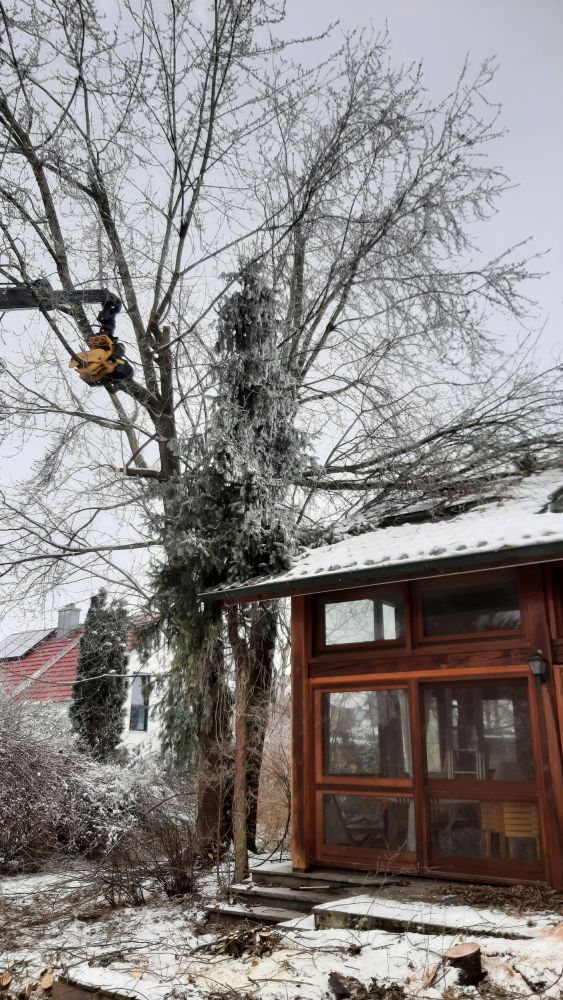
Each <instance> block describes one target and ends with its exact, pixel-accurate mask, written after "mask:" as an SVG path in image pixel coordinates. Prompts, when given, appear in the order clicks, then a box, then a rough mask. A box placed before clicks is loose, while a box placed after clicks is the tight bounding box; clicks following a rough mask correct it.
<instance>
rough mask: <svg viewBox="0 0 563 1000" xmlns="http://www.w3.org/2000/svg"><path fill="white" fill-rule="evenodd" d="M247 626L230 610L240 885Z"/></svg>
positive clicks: (244, 851) (244, 866)
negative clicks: (243, 629) (243, 630)
mask: <svg viewBox="0 0 563 1000" xmlns="http://www.w3.org/2000/svg"><path fill="white" fill-rule="evenodd" d="M241 623H242V624H243V625H244V624H245V622H244V613H241V612H240V611H239V609H238V608H236V607H232V606H231V607H229V608H227V627H228V633H229V642H230V644H231V649H232V651H233V657H234V661H235V762H234V778H233V781H234V785H233V841H234V848H235V871H234V880H235V882H240V881H241V880H242V879H244V878H246V876H247V875H248V843H247V828H246V824H247V817H248V787H247V759H248V758H247V753H248V693H249V673H250V672H249V656H248V645H247V642H246V639H245V637H244V636H243V635H241V634H240V631H239V625H240V624H241Z"/></svg>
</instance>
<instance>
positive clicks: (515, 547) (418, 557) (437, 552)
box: [203, 469, 563, 599]
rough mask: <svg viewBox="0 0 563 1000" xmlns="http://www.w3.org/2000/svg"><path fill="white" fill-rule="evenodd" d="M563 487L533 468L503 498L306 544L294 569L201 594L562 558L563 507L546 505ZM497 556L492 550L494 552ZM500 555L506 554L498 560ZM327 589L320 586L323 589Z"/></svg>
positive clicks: (296, 588) (291, 589)
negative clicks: (519, 558)
mask: <svg viewBox="0 0 563 1000" xmlns="http://www.w3.org/2000/svg"><path fill="white" fill-rule="evenodd" d="M562 485H563V470H553V469H552V470H550V471H549V472H542V473H536V474H535V475H532V476H528V477H527V478H524V479H520V480H519V481H517V482H514V481H512V482H511V483H510V485H507V486H505V487H504V490H505V491H506V496H505V498H504V499H502V500H500V501H499V500H497V501H494V500H492V499H490V498H489V497H484V498H483V504H482V505H480V506H479V507H477V508H476V509H472V510H470V511H466V512H464V513H461V514H458V515H457V516H455V517H451V518H449V519H442V520H436V521H426V522H423V523H420V522H419V523H416V524H409V523H407V524H400V525H396V526H391V527H386V528H377V529H375V530H374V531H368V532H365V533H363V534H361V535H356V536H354V537H349V538H345V539H343V540H342V541H340V542H335V543H334V544H332V545H323V546H320V547H319V548H315V549H307V550H306V551H304V552H303V553H302V554H301V555H299V556H297V557H296V558H295V559H294V561H293V565H292V567H291V569H290V570H288V571H287V572H286V573H281V574H279V575H278V576H271V577H262V578H261V579H258V580H251V581H247V582H244V583H241V584H240V585H236V584H229V585H227V586H225V587H223V588H216V590H215V591H210V592H209V593H208V594H206V595H203V596H205V597H208V598H211V599H217V598H219V597H229V598H241V599H244V598H246V599H249V598H250V599H251V598H252V597H253V595H256V596H257V595H260V594H264V595H265V596H266V595H268V594H270V595H274V594H276V595H282V594H287V593H314V592H315V590H317V589H319V584H320V580H321V578H322V581H323V584H324V585H328V584H329V583H330V584H331V585H334V584H339V583H342V585H343V586H346V585H347V583H348V585H349V584H350V578H351V577H354V578H355V582H356V580H357V582H358V583H359V582H360V580H363V581H367V580H368V579H369V578H370V576H373V578H374V580H377V578H380V579H381V578H383V577H384V576H386V577H391V576H392V575H394V576H395V577H397V575H398V573H397V571H398V570H399V569H400V572H401V575H402V574H403V571H404V575H405V576H407V575H409V573H410V574H412V573H413V572H416V571H422V570H424V571H427V570H428V569H432V568H436V569H437V568H441V569H444V568H447V567H451V568H452V571H453V569H454V568H455V564H456V562H457V563H461V564H462V565H465V566H468V565H470V564H473V565H475V566H477V565H483V564H485V563H486V562H487V559H486V558H484V557H485V556H486V554H489V555H490V557H491V558H490V559H489V560H488V561H489V562H495V563H496V564H497V565H498V563H499V562H500V561H502V557H504V555H506V557H507V559H506V561H507V562H508V561H509V560H510V556H511V555H516V554H517V553H518V554H526V555H528V554H529V555H532V556H533V555H534V554H535V553H534V550H537V551H536V554H537V555H538V556H541V555H542V554H545V552H546V550H549V553H550V554H556V555H561V557H562V558H563V513H554V512H552V511H550V510H549V509H548V504H549V500H550V497H551V496H552V495H553V494H554V493H555V492H556V491H557V490H558V489H560V488H561V486H562ZM493 554H494V556H493ZM499 555H500V556H501V558H499ZM321 589H322V588H321Z"/></svg>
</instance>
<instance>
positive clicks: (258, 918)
mask: <svg viewBox="0 0 563 1000" xmlns="http://www.w3.org/2000/svg"><path fill="white" fill-rule="evenodd" d="M205 912H206V913H207V917H208V920H209V922H210V923H212V924H214V923H231V924H239V923H240V922H241V921H243V920H245V921H248V922H249V923H253V924H282V923H284V922H285V921H286V920H293V919H294V917H295V910H284V909H282V907H276V906H264V905H252V906H244V905H243V904H242V903H215V904H214V905H213V906H208V907H207V908H206V911H205Z"/></svg>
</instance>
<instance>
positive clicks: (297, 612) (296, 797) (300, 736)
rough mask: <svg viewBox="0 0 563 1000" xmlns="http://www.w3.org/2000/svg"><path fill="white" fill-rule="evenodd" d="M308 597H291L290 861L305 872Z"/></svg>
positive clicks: (307, 770) (306, 833) (307, 798)
mask: <svg viewBox="0 0 563 1000" xmlns="http://www.w3.org/2000/svg"><path fill="white" fill-rule="evenodd" d="M308 606H309V601H308V600H307V598H306V597H292V599H291V743H292V754H291V860H292V864H293V868H294V869H295V870H297V871H306V870H307V868H308V866H309V863H310V857H309V849H308V844H309V840H310V834H309V830H308V810H309V806H308V803H309V802H310V796H311V792H312V790H311V789H310V788H308V787H307V783H308V781H309V780H310V778H309V769H308V767H307V760H308V752H307V747H306V743H305V741H306V739H307V729H308V727H307V726H306V724H305V720H306V718H308V702H309V699H308V693H309V692H308V684H307V635H308V627H307V609H308Z"/></svg>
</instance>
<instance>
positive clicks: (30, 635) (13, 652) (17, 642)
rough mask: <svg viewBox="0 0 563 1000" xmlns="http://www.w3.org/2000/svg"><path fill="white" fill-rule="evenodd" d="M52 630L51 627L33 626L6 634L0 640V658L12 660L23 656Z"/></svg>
mask: <svg viewBox="0 0 563 1000" xmlns="http://www.w3.org/2000/svg"><path fill="white" fill-rule="evenodd" d="M52 631H53V629H52V628H35V629H31V630H30V631H29V632H15V633H14V634H13V635H8V636H6V638H5V639H2V640H1V641H0V660H12V659H15V658H16V657H18V656H24V655H25V654H26V653H28V652H29V651H30V650H31V649H33V648H34V646H37V645H39V643H40V642H42V641H43V639H46V638H47V636H48V635H49V634H50V633H51V632H52Z"/></svg>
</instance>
